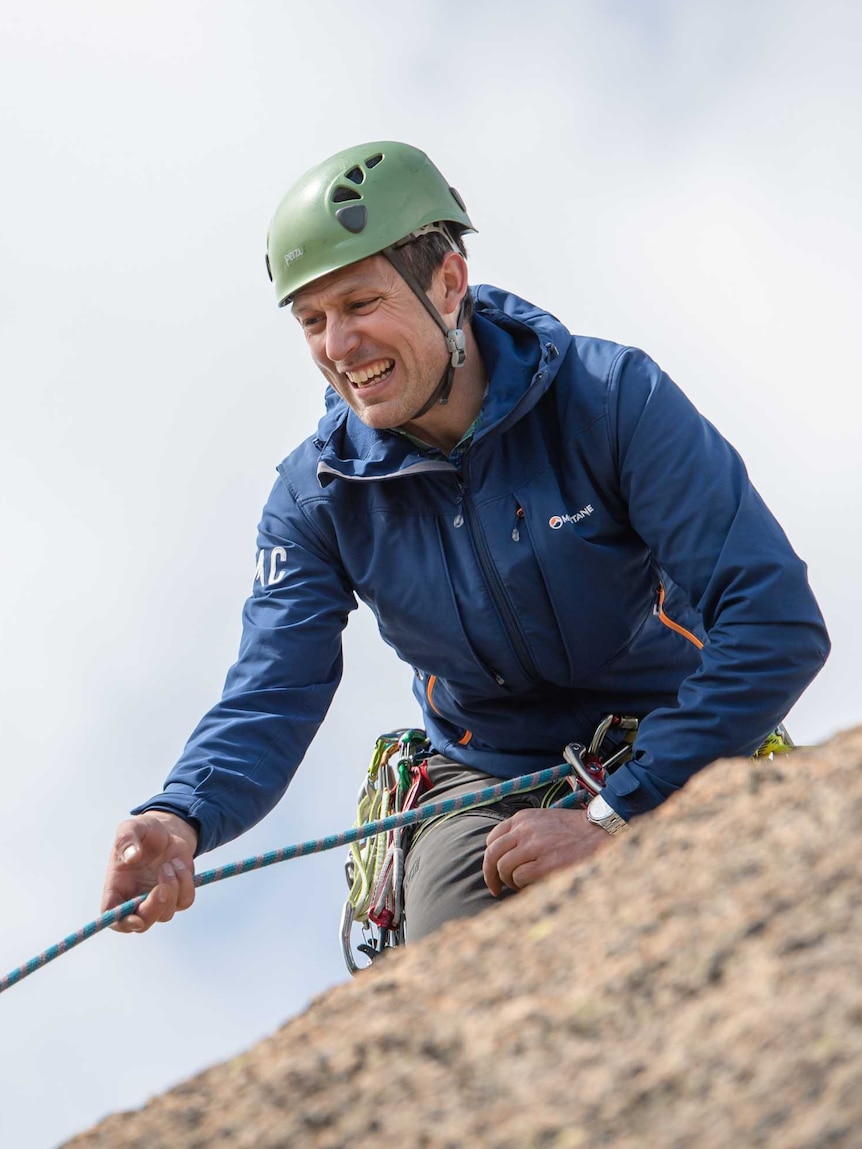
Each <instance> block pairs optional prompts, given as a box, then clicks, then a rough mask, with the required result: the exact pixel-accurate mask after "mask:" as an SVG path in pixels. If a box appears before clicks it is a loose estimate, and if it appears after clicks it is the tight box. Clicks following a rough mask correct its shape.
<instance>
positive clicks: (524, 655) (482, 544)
mask: <svg viewBox="0 0 862 1149" xmlns="http://www.w3.org/2000/svg"><path fill="white" fill-rule="evenodd" d="M463 473H464V479H463V481H462V482H461V483H460V484H459V491H458V502H459V512H458V513H459V516H460V515H461V514H463V515H464V517H465V518H466V521H467V526H468V528H469V530H470V537H471V538H472V540H473V547H474V550H475V552H476V558H477V559H478V561H479V567H480V569H481V571H482V574H483V576H484V578H485V584H486V585H487V587H488V590H489V591H490V592H491V599H492V600H493V603H494V606H495V607H496V609H497V617H498V618H499V619H500V620H501V622H502V624H503V630H504V631H505V632H506V636H507V638H508V639H509V641H510V643H511V644H512V648H513V649H514V651H515V657H516V658H517V660H518V662H519V664H520V668H521V672H522V673H523V674H524V675H525V676H526V677H527V678H529V679H531V680H532V681H533V682H537V681H539V677H540V676H539V671H538V669H537V667H536V664H535V662H534V661H533V656H532V655H531V654H530V648H529V647H528V646H527V640H526V639H525V638H524V634H523V631H522V630H521V627H520V625H519V624H518V618H517V615H516V614H515V611H514V609H513V607H512V604H511V603H510V602H509V599H508V597H507V595H506V590H505V587H504V586H503V580H502V579H501V578H500V572H499V571H498V570H497V568H496V567H495V566H494V560H493V559H492V558H491V552H490V551H489V549H488V543H487V542H486V540H485V535H484V533H483V531H482V528H481V525H480V523H479V519H478V517H477V515H476V513H475V511H474V509H473V504H472V501H471V500H470V498H469V497H468V494H467V460H466V459H465V460H464V472H463ZM522 513H523V512H522ZM494 677H495V678H496V679H497V682H498V683H499V684H500V685H501V686H503V685H505V679H504V678H503V677H502V675H500V674H496V673H495V675H494Z"/></svg>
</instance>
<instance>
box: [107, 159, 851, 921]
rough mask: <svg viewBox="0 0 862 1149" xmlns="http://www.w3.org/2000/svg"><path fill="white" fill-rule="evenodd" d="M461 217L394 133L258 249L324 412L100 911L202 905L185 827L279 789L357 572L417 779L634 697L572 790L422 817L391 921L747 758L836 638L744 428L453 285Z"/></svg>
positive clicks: (305, 195)
mask: <svg viewBox="0 0 862 1149" xmlns="http://www.w3.org/2000/svg"><path fill="white" fill-rule="evenodd" d="M471 230H473V229H472V224H471V221H470V218H469V216H468V215H467V212H466V209H465V207H464V204H463V201H462V200H461V198H460V196H459V195H458V193H457V192H455V191H454V189H452V188H450V187H449V185H448V183H447V181H446V180H445V179H444V178H443V176H442V175H441V174H440V172H439V171H438V170H437V169H436V168H435V167H434V165H433V164H432V163H431V162H430V160H429V159H428V158H427V156H425V155H424V154H423V153H422V152H419V151H417V150H416V149H414V148H411V147H408V146H406V145H404V144H398V143H392V142H378V143H372V144H367V145H362V146H360V147H356V148H351V149H348V150H347V151H344V152H341V153H339V154H338V155H336V156H333V157H332V158H330V159H329V160H327V161H326V162H325V163H323V164H321V165H320V166H319V167H317V168H315V169H313V170H312V171H310V172H308V173H307V174H306V175H305V176H303V177H302V179H300V180H299V181H298V183H297V184H296V185H295V186H294V187H293V188H292V189H291V191H290V192H289V193H288V194H287V196H286V197H285V199H284V200H283V202H282V204H281V205H280V207H279V209H278V211H277V212H276V215H275V218H274V219H273V222H272V226H271V228H270V232H269V237H268V254H267V266H268V268H269V270H270V277H271V279H272V280H273V282H274V285H275V288H276V297H277V302H278V304H279V305H280V306H283V307H287V306H289V307H290V308H291V310H292V312H293V315H294V316H295V318H296V319H297V321H298V322H299V325H300V327H301V329H302V331H303V334H304V336H305V339H306V341H307V344H308V349H309V352H310V354H311V357H312V360H313V361H314V363H315V365H316V366H317V367H318V369H319V370H320V371H321V373H322V374H323V376H324V378H325V379H326V382H327V383H328V384H329V388H328V390H327V393H326V408H327V410H326V414H325V415H324V417H323V419H322V420H321V422H320V426H319V428H318V432H317V435H316V436H314V437H313V438H310V439H308V440H306V441H305V442H304V443H302V444H301V445H300V446H299V447H298V448H297V449H296V450H295V451H294V452H293V453H292V454H291V455H289V456H288V458H287V459H286V460H285V461H284V462H283V463H282V464H281V466H280V467H279V468H278V470H279V478H278V480H277V482H276V485H275V487H274V489H273V492H272V494H271V496H270V499H269V501H268V503H267V505H266V507H265V509H264V512H263V517H262V521H261V525H260V536H259V552H258V562H257V571H256V577H255V584H254V593H253V595H252V597H251V598H250V599H249V601H248V603H247V604H246V608H245V612H244V630H243V637H242V642H241V646H240V653H239V658H238V661H237V663H236V664H235V665H234V666H233V668H232V669H231V670H230V672H229V674H228V678H227V682H226V685H225V690H224V694H223V697H222V699H221V701H220V702H219V703H218V704H217V705H216V706H215V707H214V708H213V709H212V710H211V711H210V712H209V714H207V715H206V716H205V718H204V719H203V720H202V722H201V724H200V725H199V726H198V728H197V730H196V731H195V732H194V734H193V735H192V737H191V739H190V741H189V743H188V744H187V746H186V749H185V751H184V753H183V756H182V758H181V759H180V761H179V763H178V764H177V766H176V767H175V768H174V770H173V771H172V772H171V774H170V776H169V778H168V780H167V782H166V784H165V789H164V791H163V792H162V793H161V794H159V795H157V796H156V797H154V798H152V799H150V800H149V801H148V802H145V803H144V804H143V805H141V806H139V807H138V808H137V809H136V810H135V811H134V816H133V818H132V819H131V820H129V821H126V822H124V823H122V825H121V826H120V828H119V830H118V832H117V837H116V841H115V845H114V849H113V851H112V855H111V861H110V863H109V869H108V876H107V881H106V888H105V898H104V905H105V908H108V907H110V906H113V905H116V904H118V903H119V902H122V901H124V900H126V899H128V898H130V897H133V896H135V895H137V894H139V893H142V892H146V891H149V896H148V897H147V899H146V901H145V902H144V903H143V904H142V905H141V907H140V909H139V910H138V911H137V912H136V913H135V914H134V915H132V916H131V917H129V918H127V919H125V921H124V922H123V923H121V924H120V925H119V926H118V928H119V929H122V930H125V931H134V930H144V929H147V928H149V926H151V925H152V924H153V923H154V922H156V921H166V920H168V919H169V918H170V917H172V915H173V913H174V912H175V911H176V910H177V909H185V908H186V907H188V906H189V905H190V904H191V902H192V900H193V896H194V888H193V858H194V856H195V854H196V853H199V852H202V851H205V850H208V849H211V848H212V847H214V846H216V845H218V844H220V843H222V842H225V841H228V840H230V839H231V838H233V837H235V836H236V835H238V834H240V833H241V832H242V831H243V830H245V829H247V828H248V827H249V826H251V825H253V824H254V823H255V822H256V821H258V820H259V819H260V818H261V817H263V815H264V814H265V813H267V812H268V811H269V810H270V809H271V808H272V807H273V805H274V804H275V803H276V802H277V801H278V800H279V799H280V798H281V796H282V794H283V793H284V790H285V788H286V787H287V785H288V783H289V781H290V779H291V777H292V775H293V773H294V771H295V770H296V768H297V766H298V765H299V763H300V761H301V759H302V757H303V755H304V754H305V751H306V749H307V748H308V745H309V744H310V742H311V740H312V738H313V737H314V734H315V733H316V731H317V728H318V726H319V724H320V722H321V721H322V719H323V717H324V715H325V713H326V710H327V707H328V706H329V703H330V701H331V698H332V695H333V693H334V691H335V689H336V686H337V684H338V681H339V678H340V674H341V631H342V628H343V626H344V624H345V623H346V620H347V616H348V613H349V611H350V610H351V609H352V608H353V607H354V606H355V605H356V600H355V597H354V596H357V595H358V596H359V597H360V598H361V599H363V601H365V602H367V603H368V604H369V605H370V606H371V608H372V610H373V611H374V612H375V615H376V616H377V619H378V622H379V626H380V632H381V635H382V637H383V638H384V640H385V641H387V642H388V643H390V644H391V645H392V646H393V647H394V649H395V650H396V651H397V652H398V654H399V655H400V656H401V657H402V658H403V659H404V660H405V661H407V662H408V663H409V664H411V665H412V666H413V667H414V669H415V679H414V688H415V694H416V697H417V700H418V702H419V704H420V705H421V707H422V710H423V714H424V720H425V725H426V728H427V731H428V734H429V737H430V739H431V742H432V745H433V747H434V749H435V751H436V752H437V753H436V754H435V756H434V757H433V758H432V759H431V760H430V762H429V770H430V774H431V779H432V782H433V789H432V791H431V795H432V796H434V797H436V796H438V795H439V794H443V793H452V792H455V791H457V790H459V789H475V788H478V787H479V786H481V785H482V784H484V783H486V781H487V776H489V775H490V776H492V777H493V778H504V777H513V776H516V775H519V774H522V773H525V772H528V771H533V770H537V769H540V768H542V767H545V766H548V765H551V764H555V763H556V762H558V761H559V760H560V757H561V751H562V748H563V747H564V746H565V745H566V744H567V743H569V742H571V741H581V742H585V741H588V740H589V737H590V735H591V734H592V731H593V730H594V728H595V727H596V725H597V723H598V722H599V721H600V720H601V718H602V716H603V715H606V714H610V713H615V714H626V715H632V716H634V717H636V718H638V719H639V720H640V728H639V731H638V735H637V740H636V743H635V746H634V752H633V755H632V758H631V760H630V762H628V763H627V764H626V765H624V766H622V767H621V768H620V769H619V770H617V771H616V772H615V773H614V774H613V775H612V776H611V777H610V778H609V780H608V783H607V787H606V789H605V790H604V791H603V792H602V794H601V795H599V796H598V797H596V798H595V799H593V801H592V802H591V804H590V807H589V809H588V810H587V811H586V812H584V811H583V810H571V809H544V808H541V807H540V806H539V805H538V800H536V799H527V800H526V801H522V802H520V803H518V804H515V805H512V804H509V805H505V804H503V805H500V806H498V807H494V808H491V809H488V810H484V811H479V812H473V813H470V814H466V815H463V816H459V817H455V818H450V819H447V820H445V821H444V822H441V823H437V824H435V825H434V826H433V827H431V828H430V829H428V830H427V831H425V832H423V833H421V834H419V835H418V837H417V839H416V840H415V842H414V846H413V848H412V849H411V851H410V854H409V856H408V859H407V867H406V869H407V878H406V888H405V896H406V915H407V923H408V926H407V928H408V937H409V938H416V937H421V936H423V935H424V934H427V933H428V932H430V931H431V930H433V929H434V928H436V927H437V926H438V925H439V924H440V923H441V922H442V921H445V920H447V919H448V918H451V917H456V916H459V915H463V914H468V913H473V912H475V911H477V910H478V909H481V908H482V907H483V906H484V905H487V904H488V903H489V902H490V901H492V900H493V898H494V897H497V896H500V895H501V894H504V893H508V892H512V891H514V890H517V889H520V888H522V887H524V886H527V885H529V884H531V883H532V882H535V881H537V880H538V879H539V878H541V877H543V876H544V875H545V874H547V873H549V872H550V871H551V870H553V869H555V868H557V867H559V866H562V865H566V864H570V863H572V862H575V861H578V860H580V859H582V858H585V857H587V856H589V855H590V854H591V853H592V852H593V851H594V850H596V849H597V848H598V847H599V846H600V845H601V844H602V843H603V842H607V841H609V840H610V839H609V838H608V832H609V831H610V832H615V831H617V830H618V829H620V828H623V827H624V826H625V825H626V823H627V822H628V821H629V820H630V819H632V818H633V817H636V816H637V815H639V814H641V813H643V812H645V811H647V810H650V809H652V808H654V807H655V806H657V805H659V804H660V803H661V802H662V801H664V800H665V799H666V798H667V797H668V796H669V795H670V794H672V793H673V792H674V791H675V790H677V789H679V787H681V786H682V785H683V784H684V783H685V781H686V780H687V779H688V778H689V777H690V776H691V775H692V774H693V773H695V772H696V771H697V770H699V769H700V768H702V767H703V766H705V765H706V764H707V763H709V762H711V761H713V760H714V759H716V758H719V757H722V756H726V755H738V754H750V753H752V752H753V751H754V750H755V749H756V747H757V746H758V745H759V744H760V742H761V741H762V740H763V738H764V737H765V736H766V734H767V733H768V732H769V731H770V730H772V729H773V728H774V727H775V725H776V724H777V723H778V722H779V721H780V720H781V718H782V717H783V716H784V714H786V712H787V710H788V709H789V707H790V706H791V705H792V704H793V702H794V701H795V700H796V698H797V697H798V696H799V694H800V693H801V692H802V690H804V688H805V687H806V686H807V684H808V683H809V681H810V680H811V679H812V678H813V676H814V674H815V673H816V672H817V670H818V669H819V668H820V666H821V665H822V663H823V661H824V659H825V657H826V655H827V653H828V648H829V640H828V637H827V635H826V632H825V628H824V625H823V620H822V618H821V616H820V613H819V611H818V609H817V606H816V603H815V602H814V599H813V597H812V595H811V592H810V590H809V587H808V583H807V579H806V572H805V567H804V564H803V563H802V562H801V561H800V560H799V559H798V558H797V557H796V556H795V554H794V553H793V551H792V549H791V548H790V545H789V543H788V542H787V540H786V538H785V536H784V534H783V533H782V531H781V529H780V527H779V526H778V524H777V523H776V521H775V519H774V518H773V517H772V515H771V514H770V513H769V511H768V510H767V509H766V507H765V506H764V505H763V503H762V502H761V500H760V498H759V497H758V495H757V493H756V492H755V491H754V489H753V487H752V486H751V484H750V482H749V480H748V477H747V475H746V472H745V468H744V466H743V464H742V462H741V460H740V459H739V457H738V456H737V454H736V453H735V452H734V451H733V449H732V448H731V447H730V446H729V445H728V443H727V442H725V440H724V439H722V438H721V436H720V435H719V434H718V433H717V432H716V430H715V429H714V428H713V427H712V426H711V425H710V424H709V423H708V422H707V421H706V420H705V419H703V418H702V417H701V416H700V415H699V414H698V413H697V412H696V411H695V409H694V408H693V407H692V406H691V404H690V403H689V402H688V401H687V399H686V398H685V397H684V396H683V395H682V393H681V392H680V391H679V390H678V389H677V388H676V386H675V385H674V384H673V383H672V382H671V380H670V379H669V378H668V377H667V375H665V374H664V372H663V371H662V370H661V369H660V368H659V367H658V366H657V365H656V364H655V363H654V362H653V361H652V360H651V359H649V358H648V357H647V356H646V355H645V354H643V353H642V352H640V351H638V350H635V349H633V348H626V347H620V346H617V345H615V344H611V343H607V342H604V341H601V340H596V339H586V338H581V337H574V336H572V335H571V334H570V333H569V331H568V330H567V329H566V328H565V327H564V326H563V325H562V324H561V323H559V322H558V321H557V320H556V319H555V318H554V317H553V316H551V315H549V314H547V313H546V312H543V311H541V310H540V309H539V308H536V307H534V306H533V305H532V304H529V303H527V302H525V301H524V300H521V299H519V298H517V297H516V296H513V295H510V294H507V293H506V292H503V291H500V290H497V289H496V288H491V287H480V288H478V289H475V290H473V291H471V290H470V288H469V287H468V280H467V265H466V260H465V252H464V247H463V243H462V236H463V234H464V233H465V232H468V231H471ZM426 797H427V795H426ZM752 800H756V799H752ZM763 816H764V818H768V816H769V812H768V810H766V809H764V811H763Z"/></svg>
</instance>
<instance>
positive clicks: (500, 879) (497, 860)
mask: <svg viewBox="0 0 862 1149" xmlns="http://www.w3.org/2000/svg"><path fill="white" fill-rule="evenodd" d="M515 817H517V815H515ZM519 845H520V843H519V838H518V832H517V826H516V825H515V824H514V819H513V818H507V819H506V821H505V822H499V823H498V824H497V825H496V826H495V827H494V829H493V830H492V831H491V833H490V834H489V835H488V837H487V839H486V842H485V854H484V857H483V858H482V877H483V878H484V879H485V885H486V886H487V887H488V889H489V890H490V891H491V893H492V894H493V895H494V897H495V898H499V896H500V894H501V893H502V892H503V886H504V884H505V885H507V886H509V887H510V888H511V889H513V890H517V889H519V887H518V886H517V885H515V881H514V877H513V871H514V870H515V869H516V868H517V867H518V866H519V865H523V863H524V862H526V861H528V860H529V859H528V858H527V857H526V856H523V857H522V856H521V854H522V853H523V851H520V852H519Z"/></svg>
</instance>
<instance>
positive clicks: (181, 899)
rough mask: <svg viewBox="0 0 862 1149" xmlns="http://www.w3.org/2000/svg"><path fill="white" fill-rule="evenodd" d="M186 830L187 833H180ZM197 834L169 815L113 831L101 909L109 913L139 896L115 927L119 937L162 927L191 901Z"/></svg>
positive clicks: (124, 824) (143, 817) (144, 818)
mask: <svg viewBox="0 0 862 1149" xmlns="http://www.w3.org/2000/svg"><path fill="white" fill-rule="evenodd" d="M186 831H188V832H186ZM196 839H197V835H196V834H195V833H194V831H193V830H191V829H190V828H189V827H187V824H186V823H183V822H181V820H180V819H178V818H176V817H175V816H174V815H162V814H161V813H159V815H158V816H153V815H140V816H138V817H136V818H132V819H129V820H127V821H125V822H122V823H121V824H120V826H119V828H118V829H117V834H116V837H115V839H114V844H113V847H112V850H111V855H110V858H109V861H108V872H107V875H106V878H105V889H104V894H103V897H102V909H103V910H109V909H112V908H113V907H115V906H117V905H121V904H122V903H123V902H126V901H129V900H130V899H132V898H136V897H138V896H139V895H142V894H145V895H146V897H145V898H144V900H143V902H141V904H140V906H138V907H137V908H136V909H135V911H134V913H132V914H129V915H128V916H127V917H125V918H123V919H122V920H121V921H119V922H116V923H115V924H114V925H113V926H112V929H115V930H117V931H118V932H119V933H143V932H144V931H145V930H148V929H149V928H150V927H151V926H153V925H155V923H156V922H168V921H170V920H171V918H172V917H173V916H174V914H175V913H176V912H177V910H185V909H188V907H189V906H190V905H191V904H192V902H193V901H194V898H195V886H194V861H193V853H194V844H195V842H196Z"/></svg>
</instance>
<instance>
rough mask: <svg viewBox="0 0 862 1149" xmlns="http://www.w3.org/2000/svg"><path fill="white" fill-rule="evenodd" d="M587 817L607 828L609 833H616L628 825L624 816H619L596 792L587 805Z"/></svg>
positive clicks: (595, 823) (597, 824)
mask: <svg viewBox="0 0 862 1149" xmlns="http://www.w3.org/2000/svg"><path fill="white" fill-rule="evenodd" d="M587 819H588V820H589V821H590V822H592V823H593V824H594V825H596V826H601V828H602V829H603V830H607V832H608V833H609V834H616V833H617V832H618V831H619V830H624V829H625V828H626V827H627V826H628V822H627V821H626V820H625V818H623V817H621V816H620V815H619V814H618V813H617V812H616V810H615V809H614V808H613V806H609V805H608V803H607V802H606V801H605V800H604V798H603V797H602V796H601V794H597V795H596V797H595V798H593V800H592V802H590V804H589V806H588V807H587Z"/></svg>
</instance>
